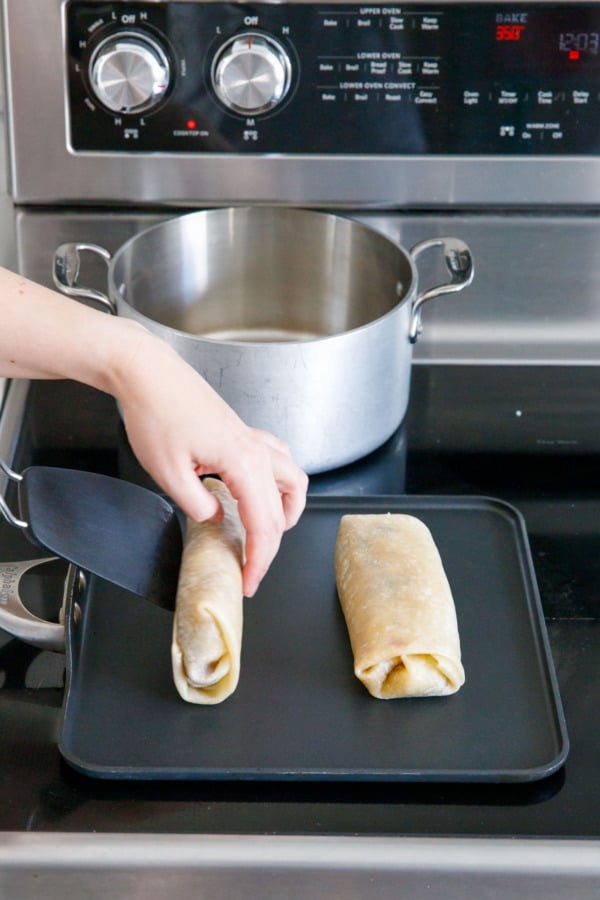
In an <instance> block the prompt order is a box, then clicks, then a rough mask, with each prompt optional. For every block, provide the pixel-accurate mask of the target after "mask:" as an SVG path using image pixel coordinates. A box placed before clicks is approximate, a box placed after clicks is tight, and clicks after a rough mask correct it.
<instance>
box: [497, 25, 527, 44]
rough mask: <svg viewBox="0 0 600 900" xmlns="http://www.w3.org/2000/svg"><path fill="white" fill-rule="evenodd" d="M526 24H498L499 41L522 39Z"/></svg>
mask: <svg viewBox="0 0 600 900" xmlns="http://www.w3.org/2000/svg"><path fill="white" fill-rule="evenodd" d="M524 31H525V26H524V25H496V40H497V41H520V40H521V35H522V34H523V32H524Z"/></svg>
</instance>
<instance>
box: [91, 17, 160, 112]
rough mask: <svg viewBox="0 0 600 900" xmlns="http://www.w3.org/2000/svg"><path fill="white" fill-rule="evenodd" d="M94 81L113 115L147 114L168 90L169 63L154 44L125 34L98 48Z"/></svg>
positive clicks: (100, 97)
mask: <svg viewBox="0 0 600 900" xmlns="http://www.w3.org/2000/svg"><path fill="white" fill-rule="evenodd" d="M90 81H91V84H92V88H93V90H94V93H95V95H96V97H97V98H98V100H99V101H100V102H101V103H102V104H103V105H104V106H106V107H107V109H110V110H112V112H115V113H131V112H146V111H148V110H150V109H152V107H154V106H156V104H157V103H159V102H160V100H161V98H162V97H163V95H164V93H165V91H166V90H167V87H168V85H169V61H168V59H167V57H166V56H165V54H164V52H163V50H162V48H161V47H160V46H159V45H158V44H156V43H155V42H154V41H152V40H149V39H146V38H144V39H143V40H141V39H140V37H139V36H138V35H136V34H135V32H134V33H133V34H128V33H127V32H125V33H124V34H123V35H121V37H119V38H116V39H113V38H107V40H106V41H104V42H103V43H102V44H101V45H100V46H99V47H98V49H97V50H96V53H95V54H94V56H93V57H92V61H91V64H90Z"/></svg>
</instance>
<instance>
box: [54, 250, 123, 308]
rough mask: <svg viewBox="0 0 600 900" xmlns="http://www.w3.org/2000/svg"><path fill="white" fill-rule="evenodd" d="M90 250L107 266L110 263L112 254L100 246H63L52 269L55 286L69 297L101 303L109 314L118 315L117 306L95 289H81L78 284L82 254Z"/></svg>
mask: <svg viewBox="0 0 600 900" xmlns="http://www.w3.org/2000/svg"><path fill="white" fill-rule="evenodd" d="M83 250H89V251H90V252H91V253H95V254H96V256H99V257H100V258H101V259H103V260H104V262H105V263H106V265H107V266H108V264H109V263H110V260H111V254H110V253H109V252H108V250H105V249H104V247H100V246H99V245H98V244H82V243H69V244H61V245H60V247H58V248H57V250H55V252H54V265H53V267H52V275H53V278H54V284H55V285H56V287H57V288H58V289H59V291H61V292H62V293H63V294H66V295H67V297H74V298H75V300H94V301H95V302H96V303H99V304H100V305H101V306H103V307H104V308H105V309H107V310H108V312H110V313H112V314H113V315H116V314H117V307H116V304H115V303H113V301H112V300H111V299H110V297H107V295H106V294H103V293H102V291H97V290H96V289H95V288H87V287H81V286H80V285H79V283H78V278H79V268H80V263H81V256H80V254H81V252H82V251H83Z"/></svg>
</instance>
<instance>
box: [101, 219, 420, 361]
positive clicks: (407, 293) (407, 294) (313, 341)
mask: <svg viewBox="0 0 600 900" xmlns="http://www.w3.org/2000/svg"><path fill="white" fill-rule="evenodd" d="M273 211H277V212H284V213H285V214H286V215H292V216H298V217H299V218H307V217H311V218H316V217H319V218H320V219H322V218H327V219H335V220H338V219H341V220H343V221H344V222H347V223H348V224H349V225H350V226H352V228H358V229H360V230H361V231H365V232H368V233H369V234H373V235H375V237H376V238H378V239H381V240H382V241H384V242H386V243H387V244H389V245H390V246H391V247H393V248H394V250H396V251H397V252H398V253H400V254H401V255H402V256H404V258H405V260H406V263H407V264H408V266H409V269H410V272H411V280H410V284H409V286H408V287H407V288H406V289H405V290H404V289H403V293H402V296H400V297H399V299H398V300H397V302H396V303H395V304H394V305H393V306H392V307H391V308H390V309H389V310H388V311H387V312H385V313H383V315H381V316H377V317H376V318H374V319H370V320H369V321H368V322H364V323H363V324H362V325H357V326H356V327H355V328H349V329H347V330H345V331H337V332H335V333H334V334H324V335H318V336H315V337H309V338H306V339H303V340H293V339H292V340H269V341H265V340H262V341H261V340H232V339H221V338H211V337H210V336H208V335H203V334H194V333H193V332H190V331H182V330H181V329H179V328H175V327H174V326H172V325H167V324H165V323H164V322H160V321H159V320H157V319H153V318H152V317H151V316H148V315H146V314H145V313H143V312H140V310H139V309H137V308H136V307H135V306H133V305H132V304H131V303H129V301H128V300H127V299H126V298H125V297H124V296H123V295H122V293H121V291H122V289H123V288H124V287H125V284H124V283H123V282H121V284H120V285H119V286H118V287H117V284H116V281H115V268H116V267H117V264H118V262H119V260H120V259H122V258H123V256H124V255H125V254H126V253H127V252H128V251H129V250H130V248H131V247H132V246H133V245H134V244H135V243H136V241H138V240H139V239H142V238H145V237H146V236H148V235H150V234H151V233H152V232H154V231H158V230H161V229H164V228H167V227H170V226H173V225H174V224H175V223H176V222H179V221H181V220H184V219H185V220H188V221H189V220H191V219H194V218H206V217H208V216H210V215H211V214H214V215H215V216H217V215H220V216H222V215H224V214H230V213H238V212H239V213H244V214H247V215H251V216H256V215H257V214H259V215H260V214H261V213H262V212H270V213H272V212H273ZM417 286H418V272H417V268H416V265H415V262H414V259H413V257H412V256H411V254H410V252H409V251H408V250H406V249H405V248H404V247H403V246H402V245H401V244H399V243H398V242H397V241H394V240H393V239H392V238H390V237H389V236H388V235H386V234H384V233H383V232H381V231H378V230H377V229H375V228H372V227H371V226H369V225H366V224H365V223H364V222H360V221H358V220H357V219H354V218H353V217H352V216H350V215H339V214H338V213H332V212H325V211H321V210H313V209H306V208H303V207H287V206H274V205H266V204H262V205H257V206H244V205H241V206H222V207H221V206H219V207H211V208H210V209H202V210H195V211H194V212H187V213H182V214H181V215H176V216H172V217H170V218H169V219H165V220H163V221H162V222H157V223H155V224H154V225H150V226H148V228H145V229H144V230H143V231H140V232H138V233H137V234H135V235H133V236H132V237H130V238H128V240H127V241H125V242H124V243H123V244H121V246H120V247H119V248H118V249H117V250H116V251H115V253H114V254H113V256H112V258H111V260H110V263H109V266H108V291H109V296H110V297H111V299H114V300H116V303H117V307H118V306H119V304H123V305H125V306H126V308H127V310H131V312H132V313H133V314H134V318H135V319H136V320H138V321H140V322H142V323H146V322H147V323H149V325H151V326H152V327H154V328H156V327H159V328H161V329H165V331H166V332H167V333H171V334H175V335H178V336H180V337H182V338H184V339H187V340H191V341H194V342H198V343H202V342H206V343H208V344H211V345H213V346H231V347H289V346H302V347H308V346H313V345H320V344H322V343H324V342H325V341H333V340H337V339H340V338H345V337H346V336H347V335H354V334H357V333H360V332H363V331H367V330H368V329H370V328H373V327H375V326H376V325H379V324H380V323H382V322H384V321H385V320H386V319H388V318H391V317H392V316H396V315H397V314H398V311H399V309H400V308H401V307H403V306H404V305H405V304H408V303H412V301H413V299H414V296H415V294H416V292H417ZM399 287H402V285H401V282H400V281H398V282H397V285H396V291H397V293H398V288H399ZM407 338H408V333H407Z"/></svg>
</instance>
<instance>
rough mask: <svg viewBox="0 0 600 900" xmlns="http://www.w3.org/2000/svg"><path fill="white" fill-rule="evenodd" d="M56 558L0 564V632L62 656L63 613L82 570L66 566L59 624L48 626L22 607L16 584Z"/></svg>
mask: <svg viewBox="0 0 600 900" xmlns="http://www.w3.org/2000/svg"><path fill="white" fill-rule="evenodd" d="M58 558H59V557H57V556H47V557H44V558H42V559H26V560H24V561H19V562H4V563H0V628H2V629H3V630H4V631H7V632H8V633H9V634H12V635H13V636H14V637H17V638H20V639H21V640H23V641H26V642H27V643H28V644H32V645H33V646H34V647H39V648H40V649H41V650H56V651H59V652H64V649H65V626H64V624H63V617H64V611H65V607H66V605H67V603H68V602H70V598H71V596H72V595H73V593H74V590H75V586H76V582H77V580H78V579H79V580H81V578H82V577H83V573H82V572H81V570H80V569H77V568H76V567H75V566H73V565H69V566H68V569H67V577H66V579H65V587H64V591H63V598H62V606H61V611H60V621H59V622H47V621H46V620H45V619H40V618H39V617H38V616H36V615H34V614H33V613H32V612H30V611H29V610H28V609H27V607H26V606H25V605H24V603H23V601H22V600H21V596H20V594H19V584H20V582H21V578H22V577H23V575H25V573H26V572H29V570H30V569H33V568H35V567H36V566H41V565H44V564H46V563H51V562H55V561H56V560H58ZM80 589H81V586H80Z"/></svg>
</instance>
